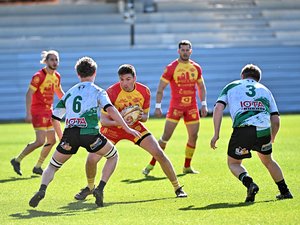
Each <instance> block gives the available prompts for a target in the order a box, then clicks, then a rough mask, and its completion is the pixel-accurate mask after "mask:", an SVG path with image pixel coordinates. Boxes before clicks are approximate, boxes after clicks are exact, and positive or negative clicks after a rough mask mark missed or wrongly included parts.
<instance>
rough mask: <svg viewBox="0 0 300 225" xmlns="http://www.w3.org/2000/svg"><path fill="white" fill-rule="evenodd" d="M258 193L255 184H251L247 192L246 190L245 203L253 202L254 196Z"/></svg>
mask: <svg viewBox="0 0 300 225" xmlns="http://www.w3.org/2000/svg"><path fill="white" fill-rule="evenodd" d="M258 191H259V187H258V186H257V185H256V184H255V183H253V182H252V183H251V184H250V186H249V188H248V190H247V197H246V200H245V202H254V200H255V195H256V194H257V192H258Z"/></svg>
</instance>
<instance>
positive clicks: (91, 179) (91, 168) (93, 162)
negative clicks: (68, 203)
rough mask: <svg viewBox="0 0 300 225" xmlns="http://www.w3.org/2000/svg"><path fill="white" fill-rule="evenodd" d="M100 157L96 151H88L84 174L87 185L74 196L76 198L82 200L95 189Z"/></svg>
mask: <svg viewBox="0 0 300 225" xmlns="http://www.w3.org/2000/svg"><path fill="white" fill-rule="evenodd" d="M100 159H101V157H99V156H98V155H97V154H96V153H91V152H89V154H88V156H87V158H86V162H85V174H86V179H87V186H86V187H84V188H82V189H81V190H80V191H79V192H78V193H77V194H76V195H75V196H74V198H75V199H76V200H84V199H86V197H87V196H88V195H91V194H93V191H94V189H95V177H96V173H97V163H98V161H99V160H100Z"/></svg>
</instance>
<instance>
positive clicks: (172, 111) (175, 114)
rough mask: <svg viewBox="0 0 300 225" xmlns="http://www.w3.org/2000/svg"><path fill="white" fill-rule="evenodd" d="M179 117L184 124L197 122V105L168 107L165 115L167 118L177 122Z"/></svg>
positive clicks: (198, 116)
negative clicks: (180, 107) (181, 107)
mask: <svg viewBox="0 0 300 225" xmlns="http://www.w3.org/2000/svg"><path fill="white" fill-rule="evenodd" d="M181 117H183V119H184V123H185V124H192V123H198V122H199V118H200V114H199V109H198V107H197V106H196V107H195V106H193V107H187V108H184V109H178V108H175V107H170V108H169V110H168V113H167V116H166V118H167V120H169V121H172V122H175V123H178V122H179V120H180V118H181Z"/></svg>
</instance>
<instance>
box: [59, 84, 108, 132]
mask: <svg viewBox="0 0 300 225" xmlns="http://www.w3.org/2000/svg"><path fill="white" fill-rule="evenodd" d="M107 105H112V104H111V101H110V99H109V97H108V95H107V93H106V91H105V90H104V89H102V88H100V87H98V86H97V85H95V84H94V83H93V82H81V83H78V84H76V85H75V86H73V87H72V88H70V89H69V90H68V91H67V92H66V93H65V95H64V96H63V97H62V98H61V100H60V101H59V102H58V103H57V105H56V107H55V109H54V110H53V117H54V118H58V119H60V120H61V119H62V118H63V116H64V115H65V117H66V118H65V119H66V121H65V122H66V125H65V127H66V128H72V127H79V128H84V129H81V132H80V133H81V134H97V133H98V132H99V125H98V122H99V119H100V109H102V108H104V107H105V106H107Z"/></svg>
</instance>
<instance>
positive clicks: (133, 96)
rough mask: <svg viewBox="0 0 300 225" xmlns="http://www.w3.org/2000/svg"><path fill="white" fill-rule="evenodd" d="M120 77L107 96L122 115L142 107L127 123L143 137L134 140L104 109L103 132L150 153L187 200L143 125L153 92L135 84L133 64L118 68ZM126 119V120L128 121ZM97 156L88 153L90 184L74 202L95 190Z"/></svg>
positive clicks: (112, 140) (157, 145)
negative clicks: (129, 109) (131, 109)
mask: <svg viewBox="0 0 300 225" xmlns="http://www.w3.org/2000/svg"><path fill="white" fill-rule="evenodd" d="M118 75H119V79H120V82H118V83H116V84H114V85H112V86H111V87H109V88H108V89H107V94H108V96H109V98H110V100H111V102H112V104H113V105H114V106H115V107H116V108H117V109H118V110H119V112H121V114H123V113H126V111H128V110H127V108H128V107H129V108H131V107H133V106H135V107H137V106H138V107H139V108H140V114H139V116H138V118H137V121H132V120H129V121H127V122H128V124H129V126H130V127H131V128H133V129H134V130H137V131H139V132H140V133H141V135H142V137H135V136H133V135H131V134H128V133H126V132H124V129H123V128H122V127H121V126H120V124H119V123H118V122H116V121H114V120H112V118H111V116H110V115H109V114H108V113H107V112H104V111H103V110H102V115H101V124H102V127H101V133H102V134H103V135H104V136H105V137H106V138H108V139H109V140H110V141H111V142H113V143H114V144H116V143H118V142H119V141H120V140H122V139H126V140H129V141H131V142H133V143H134V144H136V145H139V146H140V147H141V148H143V149H144V150H146V151H147V152H149V153H150V154H151V155H152V156H153V157H154V158H155V159H156V160H157V161H158V162H159V163H160V165H161V168H162V170H163V171H164V173H165V174H166V176H167V177H168V179H169V180H170V182H171V183H172V185H173V187H174V191H175V194H176V196H177V197H187V194H186V193H185V192H184V191H183V189H182V187H181V186H180V184H179V182H178V180H177V177H176V175H175V171H174V168H173V165H172V163H171V162H170V160H169V159H168V157H167V156H166V155H165V153H164V152H163V150H162V149H161V148H160V147H159V144H158V142H157V141H156V139H155V138H154V136H153V135H152V134H151V133H150V132H149V131H148V130H147V128H146V127H145V126H144V125H143V123H142V122H146V121H147V120H148V118H149V108H150V90H149V88H148V87H146V86H145V85H143V84H141V83H138V82H136V72H135V68H134V67H133V66H132V65H129V64H124V65H121V66H120V67H119V70H118ZM125 120H126V119H125ZM96 161H97V160H96V158H95V155H93V154H89V155H88V158H87V162H86V176H87V182H88V185H87V187H85V188H84V189H82V190H81V191H80V192H79V193H78V194H76V195H75V199H77V200H84V199H85V198H86V197H87V196H88V195H89V194H92V192H93V189H94V180H95V176H94V175H95V174H94V173H91V171H93V170H95V169H96Z"/></svg>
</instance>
